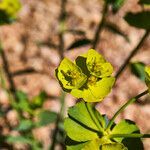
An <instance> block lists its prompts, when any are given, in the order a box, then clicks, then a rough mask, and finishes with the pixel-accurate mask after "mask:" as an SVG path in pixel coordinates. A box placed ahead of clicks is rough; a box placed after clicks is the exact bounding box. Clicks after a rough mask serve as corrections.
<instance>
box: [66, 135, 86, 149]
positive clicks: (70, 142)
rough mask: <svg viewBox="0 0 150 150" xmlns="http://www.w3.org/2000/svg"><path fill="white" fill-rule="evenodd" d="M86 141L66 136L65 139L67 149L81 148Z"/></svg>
mask: <svg viewBox="0 0 150 150" xmlns="http://www.w3.org/2000/svg"><path fill="white" fill-rule="evenodd" d="M87 143H88V142H77V141H73V140H72V139H70V138H69V137H68V136H67V137H66V140H65V145H67V146H66V147H67V150H81V149H82V148H83V147H84V146H85V145H86V144H87Z"/></svg>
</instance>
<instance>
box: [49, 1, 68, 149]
mask: <svg viewBox="0 0 150 150" xmlns="http://www.w3.org/2000/svg"><path fill="white" fill-rule="evenodd" d="M66 4H67V0H61V11H60V16H59V23H60V31H59V47H58V48H59V49H58V50H59V56H60V60H62V59H63V58H64V22H65V18H66ZM61 99H62V100H61V109H60V112H59V113H58V115H57V120H56V122H55V124H56V127H55V130H54V133H53V137H52V144H51V146H50V150H54V149H55V145H56V142H57V133H58V131H59V123H60V121H61V119H62V118H63V117H62V114H63V111H64V106H65V95H64V94H63V96H62V98H61Z"/></svg>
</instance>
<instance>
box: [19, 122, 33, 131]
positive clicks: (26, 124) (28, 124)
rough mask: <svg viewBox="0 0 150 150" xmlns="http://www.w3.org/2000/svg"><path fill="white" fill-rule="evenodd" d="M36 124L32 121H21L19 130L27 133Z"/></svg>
mask: <svg viewBox="0 0 150 150" xmlns="http://www.w3.org/2000/svg"><path fill="white" fill-rule="evenodd" d="M33 126H34V123H33V122H32V121H31V120H21V122H20V124H19V126H18V128H17V130H18V131H27V130H30V129H32V127H33Z"/></svg>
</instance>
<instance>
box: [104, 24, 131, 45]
mask: <svg viewBox="0 0 150 150" xmlns="http://www.w3.org/2000/svg"><path fill="white" fill-rule="evenodd" d="M104 27H105V28H106V29H108V30H110V31H111V32H113V33H115V34H118V35H120V36H122V37H123V38H124V39H125V40H126V41H127V42H129V38H128V36H127V35H126V34H125V33H124V32H123V31H121V30H120V29H119V27H118V26H117V25H116V24H114V23H111V22H106V23H105V24H104Z"/></svg>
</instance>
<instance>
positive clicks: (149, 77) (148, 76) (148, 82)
mask: <svg viewBox="0 0 150 150" xmlns="http://www.w3.org/2000/svg"><path fill="white" fill-rule="evenodd" d="M145 75H146V76H145V82H146V85H147V86H148V89H149V92H150V66H147V67H145Z"/></svg>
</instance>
